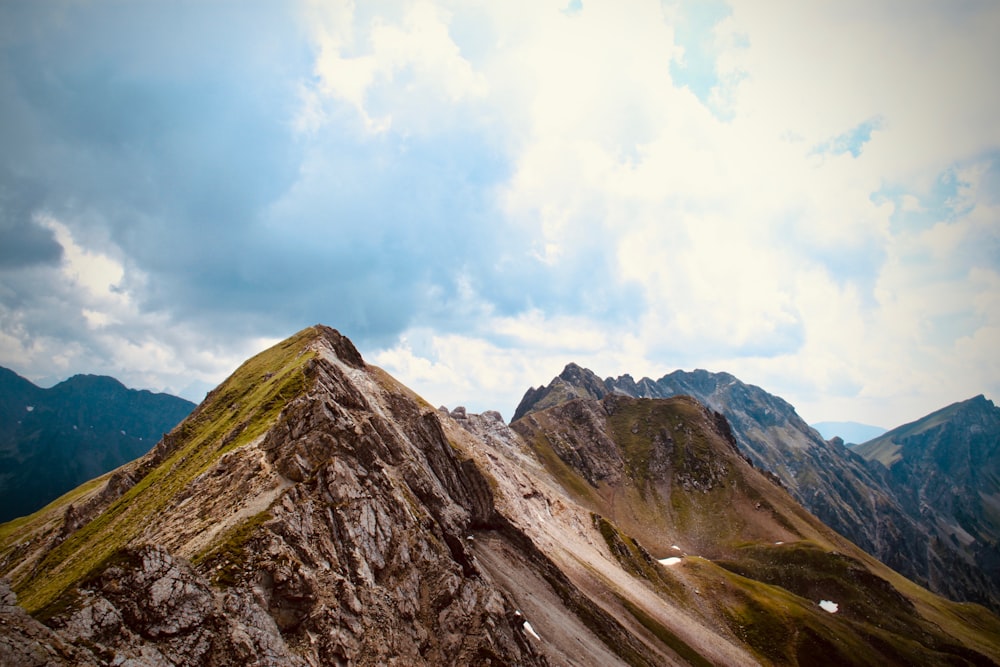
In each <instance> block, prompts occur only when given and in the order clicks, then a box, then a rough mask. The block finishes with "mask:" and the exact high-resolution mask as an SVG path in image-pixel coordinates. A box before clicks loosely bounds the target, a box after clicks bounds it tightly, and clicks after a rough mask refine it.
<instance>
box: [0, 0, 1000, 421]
mask: <svg viewBox="0 0 1000 667" xmlns="http://www.w3.org/2000/svg"><path fill="white" fill-rule="evenodd" d="M234 9H235V8H234V7H233V6H231V5H228V4H226V3H197V4H189V5H180V6H177V5H166V4H160V3H138V4H130V5H128V6H119V5H118V4H113V3H105V2H95V3H85V4H79V3H71V2H54V3H46V4H43V5H38V4H31V3H28V4H25V3H14V4H11V3H7V4H6V5H4V6H3V7H2V8H0V25H2V26H4V27H2V28H0V48H2V61H0V141H2V143H3V145H4V146H5V151H4V153H3V155H0V271H2V272H3V276H4V280H3V283H2V286H0V363H5V364H11V365H13V366H15V367H16V368H17V369H18V370H21V371H23V372H25V373H28V374H29V375H30V376H32V377H35V378H42V377H52V378H55V377H57V376H58V375H59V373H60V372H65V373H69V372H74V371H77V370H79V371H92V370H95V367H98V366H99V367H100V368H103V369H107V370H108V372H111V371H114V372H120V373H128V372H132V373H133V375H132V377H135V378H137V379H138V378H144V381H146V382H149V383H153V385H154V386H156V383H159V386H160V387H167V386H169V387H174V388H176V387H184V386H187V385H189V384H190V383H191V382H192V381H194V382H195V385H192V386H194V387H196V388H197V390H198V391H200V390H201V389H203V388H204V384H210V383H211V382H213V381H217V380H219V379H221V375H222V374H224V372H225V369H227V368H231V367H232V366H233V365H235V363H236V362H237V361H238V360H239V355H240V354H243V353H245V352H247V351H250V350H253V349H254V348H255V347H256V346H258V345H263V344H264V343H266V342H267V341H269V340H273V339H274V338H277V337H283V336H286V335H288V334H290V333H291V332H293V331H295V330H296V329H298V328H301V327H303V326H306V325H309V324H312V323H315V322H325V323H329V324H331V325H333V326H336V327H338V328H340V329H341V330H343V331H344V332H345V333H346V334H348V335H349V336H351V337H352V338H354V339H355V341H356V342H357V343H358V344H359V346H360V347H361V348H362V350H363V351H365V353H366V356H368V357H370V358H372V359H375V360H376V361H377V362H378V363H382V364H384V365H386V366H387V367H388V369H389V370H390V371H392V372H394V373H397V374H398V375H399V376H400V378H401V379H402V380H403V381H404V382H407V383H410V384H412V385H413V386H414V387H415V388H416V389H417V390H418V391H424V392H425V393H427V394H428V398H432V397H438V398H432V400H435V401H437V402H443V403H448V404H456V403H460V402H464V403H468V404H470V405H471V404H472V403H473V398H474V397H481V398H477V399H476V400H477V401H478V402H479V406H478V407H479V408H483V409H485V408H488V407H496V408H500V409H502V410H504V411H507V412H509V411H511V410H512V409H513V405H514V404H516V400H517V399H518V398H519V397H520V394H521V393H522V392H523V390H524V389H525V388H527V386H529V385H530V384H538V383H541V382H547V381H548V380H549V379H550V377H551V375H554V374H556V373H558V372H559V370H560V369H561V368H562V366H563V365H565V363H567V362H568V361H576V362H577V363H581V364H585V365H592V366H593V367H594V370H596V371H598V372H599V373H603V374H609V375H618V374H621V373H625V372H628V373H631V374H633V375H635V376H636V377H638V376H641V375H643V374H648V375H656V374H662V373H665V372H668V371H670V370H673V369H674V368H676V367H678V366H682V367H692V366H700V367H707V368H711V369H713V370H728V371H731V372H734V373H736V374H738V375H741V377H743V375H742V374H745V375H746V377H743V379H745V380H748V381H752V382H755V383H756V384H760V385H762V386H764V387H765V388H768V389H770V390H772V391H776V392H777V393H780V394H784V395H785V397H786V398H788V399H789V400H792V402H793V403H794V404H796V405H800V406H802V410H803V411H804V412H805V413H806V414H808V415H810V416H814V417H815V418H816V419H821V418H822V419H833V418H836V419H857V420H859V421H866V422H868V423H878V424H883V425H886V426H891V425H892V421H893V420H894V419H895V418H897V417H899V416H901V415H904V414H905V415H906V416H908V417H916V416H919V414H913V413H912V411H913V410H917V409H923V408H925V407H926V409H927V411H930V410H931V409H934V408H935V407H940V404H944V403H946V402H949V401H951V400H958V399H960V398H965V397H967V396H965V394H969V395H972V394H975V393H979V392H980V391H987V392H998V391H1000V387H997V385H996V380H995V379H992V378H996V377H998V376H1000V374H998V373H996V367H995V365H993V364H992V362H991V361H990V360H989V359H985V358H984V357H987V356H989V353H988V349H989V341H990V340H991V339H992V340H995V334H996V332H997V330H998V327H1000V322H998V320H1000V312H998V308H1000V304H998V303H997V301H996V299H995V298H994V295H995V294H996V289H997V284H996V276H997V274H998V271H1000V249H998V247H1000V244H998V241H997V232H996V230H997V229H998V225H997V224H996V223H997V219H998V210H997V207H998V197H997V195H996V191H997V188H996V187H995V186H996V184H997V182H998V181H1000V176H998V174H1000V160H998V155H1000V127H998V126H997V124H996V121H995V119H996V117H997V113H998V112H1000V90H998V89H997V87H996V86H993V85H991V84H992V80H993V78H994V76H993V68H994V65H993V64H994V63H995V62H997V61H1000V46H998V43H997V40H996V39H995V35H996V34H997V31H998V30H1000V11H998V10H997V8H996V7H994V6H993V5H991V4H989V3H985V4H977V3H963V4H962V5H942V4H941V3H937V2H933V1H931V0H927V1H924V0H917V1H915V2H908V3H905V4H904V3H896V4H894V3H889V4H888V5H881V4H880V5H878V6H873V5H871V3H862V2H860V0H848V1H847V2H815V3H797V2H791V1H790V0H789V1H787V2H786V1H779V0H773V1H769V2H764V3H761V2H757V1H754V2H748V1H745V0H732V1H731V2H728V3H721V2H718V3H709V4H705V3H690V2H686V1H682V2H670V3H659V2H653V1H650V2H637V3H633V4H631V5H630V6H629V11H623V10H622V9H621V7H620V5H616V4H614V3H610V2H601V1H599V0H594V1H592V2H586V3H578V2H573V3H567V2H565V1H564V0H558V1H556V0H552V1H551V2H543V3H538V2H528V1H527V0H524V1H523V2H509V3H487V2H470V3H454V2H450V1H445V0H441V1H438V2H430V1H427V0H413V1H406V2H401V3H352V2H347V1H343V2H340V1H337V2H303V3H301V4H298V5H294V6H280V5H269V6H256V5H255V6H254V7H252V8H247V7H240V8H239V11H234ZM195 350H197V352H194V351H195ZM102 359H104V360H105V361H100V360H102ZM47 360H48V361H47ZM88 364H89V365H88ZM129 369H132V370H131V371H129ZM991 374H992V375H991ZM185 378H188V379H187V380H185ZM198 383H201V384H198ZM859 406H865V407H863V408H862V407H859ZM862 410H866V411H867V412H865V413H864V414H860V412H861V411H862ZM831 411H835V412H831ZM852 411H858V412H852ZM889 415H892V417H890V416H889Z"/></svg>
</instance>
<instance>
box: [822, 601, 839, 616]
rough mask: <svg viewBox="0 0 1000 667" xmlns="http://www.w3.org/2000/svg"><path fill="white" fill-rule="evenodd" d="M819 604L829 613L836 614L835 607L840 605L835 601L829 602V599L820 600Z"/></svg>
mask: <svg viewBox="0 0 1000 667" xmlns="http://www.w3.org/2000/svg"><path fill="white" fill-rule="evenodd" d="M819 606H820V607H822V608H823V609H824V610H826V611H828V612H830V613H831V614H836V613H837V609H838V608H839V606H840V605H838V604H837V603H836V602H830V601H829V600H820V601H819Z"/></svg>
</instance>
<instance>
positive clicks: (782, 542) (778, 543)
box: [775, 542, 784, 544]
mask: <svg viewBox="0 0 1000 667" xmlns="http://www.w3.org/2000/svg"><path fill="white" fill-rule="evenodd" d="M775 544H784V542H775Z"/></svg>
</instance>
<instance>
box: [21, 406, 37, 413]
mask: <svg viewBox="0 0 1000 667" xmlns="http://www.w3.org/2000/svg"><path fill="white" fill-rule="evenodd" d="M24 409H25V410H27V411H28V412H34V411H35V406H34V405H26V406H24Z"/></svg>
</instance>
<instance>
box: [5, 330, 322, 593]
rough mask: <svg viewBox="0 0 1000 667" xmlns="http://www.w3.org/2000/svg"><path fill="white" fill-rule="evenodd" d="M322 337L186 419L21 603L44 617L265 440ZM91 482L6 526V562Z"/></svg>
mask: <svg viewBox="0 0 1000 667" xmlns="http://www.w3.org/2000/svg"><path fill="white" fill-rule="evenodd" d="M317 335H318V334H317V332H316V330H315V329H314V328H312V327H310V328H308V329H305V330H303V331H301V332H299V333H298V334H296V335H295V336H292V337H291V338H289V339H287V340H285V341H283V342H282V343H279V344H278V345H276V346H274V347H272V348H270V349H268V350H265V351H264V352H262V353H260V354H258V355H257V356H255V357H253V358H252V359H250V360H248V361H247V362H245V363H244V364H243V365H242V366H240V367H239V368H238V369H237V370H236V372H234V373H233V374H232V375H231V376H230V377H229V378H228V379H227V380H226V381H225V382H223V383H222V384H221V385H220V386H219V387H218V388H217V389H215V390H214V391H213V392H212V393H210V394H209V395H208V396H207V397H206V398H205V401H204V402H203V403H202V404H201V405H200V406H199V407H198V408H197V409H196V410H195V411H194V412H193V413H192V414H191V416H190V417H188V418H187V419H186V420H185V421H184V422H182V423H181V424H180V425H179V426H177V428H175V429H174V431H172V432H171V434H170V438H171V443H172V449H171V452H170V453H169V454H168V455H167V458H166V459H165V460H163V461H162V462H161V463H160V464H159V465H157V466H156V467H154V468H153V469H152V470H151V471H149V473H148V474H147V475H146V476H145V477H144V478H143V479H142V480H140V481H139V483H137V484H136V485H135V486H134V487H132V488H131V489H129V491H128V492H126V493H125V494H124V495H123V496H122V497H121V498H119V499H117V500H116V501H115V502H113V503H112V504H111V505H110V506H109V507H108V508H107V509H105V511H104V512H103V513H102V514H100V515H99V516H97V517H96V518H95V519H94V520H93V521H91V522H90V523H88V524H87V525H85V526H83V527H82V528H81V529H80V530H78V531H76V532H75V533H73V534H72V535H70V537H69V538H68V539H66V541H64V542H63V543H62V544H60V545H58V546H57V547H56V548H54V549H53V550H52V551H50V552H49V553H48V554H46V555H45V557H44V558H43V559H42V560H41V561H40V562H39V563H38V564H37V565H36V566H35V567H34V568H33V569H32V571H31V572H30V573H29V574H28V575H27V576H24V577H21V578H19V579H16V580H15V582H14V589H15V591H16V592H17V594H18V600H19V602H20V603H21V604H22V605H23V606H24V607H25V608H26V609H27V610H28V611H29V612H37V611H39V610H41V609H43V608H44V607H45V606H46V605H48V604H50V603H52V602H53V601H54V600H55V599H56V598H57V597H58V596H59V595H60V594H61V593H63V592H64V591H66V590H67V589H68V588H70V587H71V586H73V585H74V584H75V583H77V582H79V581H81V580H82V579H83V578H85V577H86V576H87V575H88V574H90V573H91V572H93V571H94V570H96V569H97V568H99V567H100V566H101V564H102V563H103V562H104V561H106V560H107V559H108V558H110V557H112V556H113V555H114V554H115V553H116V552H117V551H118V550H119V549H121V548H122V547H124V546H126V545H128V544H129V543H130V542H133V541H137V540H141V534H142V531H143V527H144V526H145V525H147V524H148V523H149V522H151V521H155V517H156V515H157V514H158V513H159V512H160V511H162V510H163V509H164V508H165V507H166V506H167V505H168V504H169V503H170V501H171V499H172V498H174V496H175V495H176V494H177V493H179V492H180V491H181V490H182V489H184V487H185V486H186V485H187V484H188V483H190V482H191V481H192V480H193V479H194V478H195V477H197V476H198V475H199V474H200V473H202V472H203V471H204V470H206V469H207V468H208V467H209V466H211V465H212V464H213V463H214V462H215V461H216V460H218V458H219V457H220V456H222V455H223V454H225V453H226V452H228V451H230V450H232V449H235V448H237V447H239V446H241V445H243V444H246V443H248V442H250V441H252V440H253V439H254V438H256V437H258V436H260V435H262V434H263V433H264V432H265V431H266V430H267V428H268V427H269V426H270V425H271V424H273V423H274V421H275V420H276V419H277V417H278V414H279V413H280V411H281V409H282V408H283V407H284V405H285V404H286V402H287V401H288V400H289V399H290V398H292V397H293V396H295V395H296V394H299V393H301V392H302V391H303V389H304V388H305V385H306V376H305V374H304V372H303V369H304V366H305V364H306V362H307V361H308V360H309V359H310V358H312V356H313V354H312V353H311V352H309V351H307V348H308V345H309V344H310V343H311V342H312V341H314V340H315V338H316V336H317ZM94 484H95V482H88V484H87V485H84V486H83V487H81V488H80V489H77V490H75V491H73V492H70V493H69V494H67V495H65V496H63V498H61V499H59V500H57V501H55V502H54V503H52V504H50V505H49V506H47V507H46V508H44V509H43V510H40V511H39V512H36V513H35V514H33V515H31V516H29V517H26V518H22V519H16V520H15V521H13V522H10V523H8V524H5V525H4V526H0V562H3V558H4V557H5V556H6V555H7V554H8V553H9V552H10V551H11V550H13V549H14V548H15V547H16V546H17V543H18V542H19V541H20V540H21V539H22V538H23V537H24V536H25V535H26V534H29V533H31V532H32V530H33V529H35V530H37V529H39V527H41V526H44V525H45V524H51V523H53V522H54V520H55V519H56V517H61V516H62V512H64V511H65V507H66V506H67V505H68V504H69V503H70V502H72V501H73V499H74V497H76V496H79V495H80V494H81V489H84V488H85V487H87V486H92V485H94Z"/></svg>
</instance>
